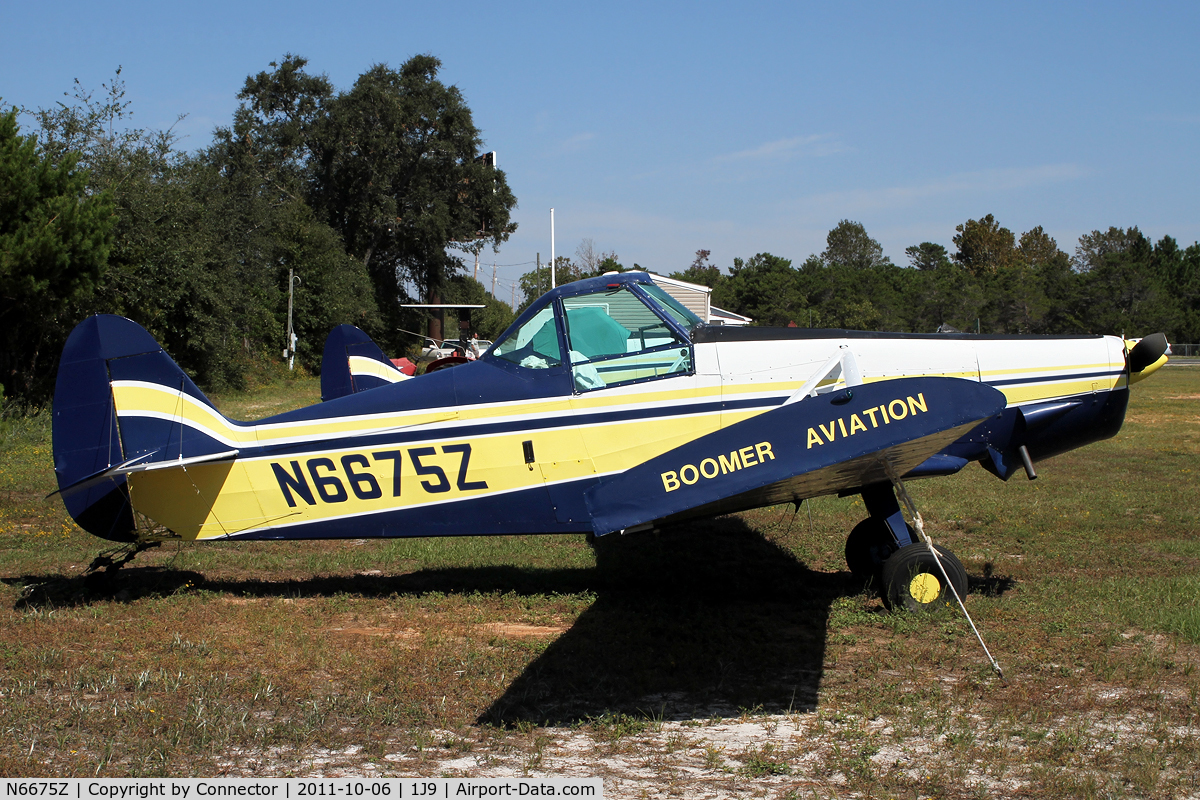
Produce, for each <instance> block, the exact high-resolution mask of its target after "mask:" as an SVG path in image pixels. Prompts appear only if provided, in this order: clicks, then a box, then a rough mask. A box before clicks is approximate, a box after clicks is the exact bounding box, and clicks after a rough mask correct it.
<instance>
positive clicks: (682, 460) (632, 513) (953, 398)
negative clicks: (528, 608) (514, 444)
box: [585, 378, 1006, 535]
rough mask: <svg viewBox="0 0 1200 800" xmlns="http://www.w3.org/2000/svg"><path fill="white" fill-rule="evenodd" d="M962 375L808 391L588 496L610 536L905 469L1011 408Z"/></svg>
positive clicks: (599, 525) (596, 523) (608, 481)
mask: <svg viewBox="0 0 1200 800" xmlns="http://www.w3.org/2000/svg"><path fill="white" fill-rule="evenodd" d="M1005 402H1006V401H1005V398H1004V395H1003V394H1002V393H1001V392H999V391H998V390H996V389H994V388H992V387H990V386H988V385H986V384H982V383H976V382H974V381H968V380H963V379H960V378H901V379H897V380H891V381H880V382H877V383H871V384H865V385H861V386H855V387H852V388H850V389H845V390H843V391H840V392H835V393H833V394H826V395H818V396H816V397H806V398H805V399H804V400H802V401H800V402H797V403H793V404H790V405H786V406H781V407H779V408H776V409H774V410H772V411H768V412H766V413H765V414H760V415H758V416H756V417H752V418H750V419H748V420H745V421H743V422H739V423H737V424H735V425H731V426H729V427H727V428H723V429H722V430H720V431H717V432H715V433H711V434H709V435H707V436H703V437H701V438H699V439H696V440H694V441H692V442H689V443H687V444H685V445H683V446H681V447H678V448H676V449H674V450H671V451H669V452H667V453H664V454H663V455H661V456H658V457H656V458H653V459H651V460H649V461H647V462H645V463H643V464H640V465H638V466H636V467H633V468H632V469H629V470H626V471H625V472H623V473H620V474H618V475H613V476H611V477H608V478H605V479H602V480H601V481H599V482H598V483H597V484H596V485H595V486H593V487H592V488H591V489H590V490H588V492H587V493H586V495H585V498H586V501H587V505H588V509H589V511H590V512H591V514H592V527H593V530H594V531H595V533H596V534H598V535H602V534H606V533H611V532H613V531H618V530H624V529H626V528H631V527H634V526H636V525H642V524H645V523H649V522H654V521H656V520H664V519H669V518H686V517H689V516H693V515H700V514H714V513H724V512H727V511H735V510H739V509H742V508H750V507H753V506H757V505H764V504H770V503H780V502H791V501H794V500H798V499H802V498H805V497H815V496H818V495H823V494H830V493H833V492H837V491H841V490H843V489H850V488H855V487H859V486H864V485H867V484H870V483H876V482H879V481H886V480H887V479H888V476H887V473H888V466H887V465H890V469H891V470H892V471H893V473H894V474H896V475H903V474H904V473H906V472H908V471H909V470H912V469H913V468H914V467H916V466H917V465H919V464H921V463H922V462H924V461H926V460H927V459H929V458H930V457H931V456H933V455H934V454H935V453H937V452H938V451H939V450H941V449H942V448H944V447H945V446H947V445H948V444H949V443H951V442H953V441H955V440H956V439H958V438H960V437H962V436H964V435H966V434H967V433H969V432H970V430H971V429H972V428H974V427H975V426H976V425H978V424H979V423H980V422H982V421H984V420H986V419H988V418H990V417H993V416H995V415H997V414H999V413H1000V412H1001V411H1003V410H1004V408H1005Z"/></svg>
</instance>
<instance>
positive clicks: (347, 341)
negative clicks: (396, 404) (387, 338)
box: [321, 325, 410, 400]
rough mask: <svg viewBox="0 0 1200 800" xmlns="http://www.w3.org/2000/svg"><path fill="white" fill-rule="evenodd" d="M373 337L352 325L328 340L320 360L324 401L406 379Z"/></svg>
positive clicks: (337, 328) (330, 333) (342, 326)
mask: <svg viewBox="0 0 1200 800" xmlns="http://www.w3.org/2000/svg"><path fill="white" fill-rule="evenodd" d="M409 377H410V376H408V375H405V374H404V373H403V372H401V371H400V370H398V369H396V367H395V366H393V365H392V362H391V361H389V360H388V357H387V356H385V355H384V354H383V351H382V350H380V349H379V345H377V344H375V342H373V341H371V337H370V336H367V334H365V333H363V332H362V331H361V330H359V329H358V328H356V327H354V326H353V325H338V326H337V327H336V328H334V329H333V330H332V331H330V332H329V336H328V337H326V339H325V352H324V354H323V355H322V357H321V399H322V400H334V399H336V398H338V397H344V396H346V395H348V394H354V393H355V392H363V391H366V390H367V389H374V388H376V387H379V386H386V385H387V384H389V383H397V382H398V381H403V380H407V379H408V378H409Z"/></svg>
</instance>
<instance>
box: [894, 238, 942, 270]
mask: <svg viewBox="0 0 1200 800" xmlns="http://www.w3.org/2000/svg"><path fill="white" fill-rule="evenodd" d="M904 253H905V255H907V256H908V261H909V263H910V264H912V266H914V267H916V268H917V269H923V270H931V269H939V268H941V267H944V266H946V265H947V264H949V263H950V259H949V257H948V256H947V255H946V248H944V247H942V246H941V245H940V244H934V243H933V242H921V243H920V244H915V245H913V246H912V247H906V248H904Z"/></svg>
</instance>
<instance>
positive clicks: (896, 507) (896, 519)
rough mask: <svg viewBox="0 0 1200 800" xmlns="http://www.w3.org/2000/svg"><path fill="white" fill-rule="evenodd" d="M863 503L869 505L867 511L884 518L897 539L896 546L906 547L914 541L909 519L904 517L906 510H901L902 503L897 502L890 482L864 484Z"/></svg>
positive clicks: (873, 515)
mask: <svg viewBox="0 0 1200 800" xmlns="http://www.w3.org/2000/svg"><path fill="white" fill-rule="evenodd" d="M862 499H863V505H865V506H866V507H867V513H868V514H870V515H871V516H872V517H876V518H877V519H881V520H883V523H884V524H885V525H887V528H888V530H889V531H891V532H892V538H893V539H895V540H896V547H897V548H900V547H904V546H905V545H909V544H912V543H913V539H912V534H911V533H909V531H908V520H906V519H905V518H904V512H903V511H901V510H900V504H899V503H897V502H896V494H895V492H894V491H893V489H892V485H891V484H890V483H873V484H871V485H870V486H864V487H863V490H862Z"/></svg>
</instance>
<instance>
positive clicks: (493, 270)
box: [492, 261, 496, 297]
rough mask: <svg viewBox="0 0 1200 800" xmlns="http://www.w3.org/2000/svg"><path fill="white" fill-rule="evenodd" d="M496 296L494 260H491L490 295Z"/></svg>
mask: <svg viewBox="0 0 1200 800" xmlns="http://www.w3.org/2000/svg"><path fill="white" fill-rule="evenodd" d="M495 296H496V262H495V261H493V262H492V297H495Z"/></svg>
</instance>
